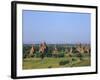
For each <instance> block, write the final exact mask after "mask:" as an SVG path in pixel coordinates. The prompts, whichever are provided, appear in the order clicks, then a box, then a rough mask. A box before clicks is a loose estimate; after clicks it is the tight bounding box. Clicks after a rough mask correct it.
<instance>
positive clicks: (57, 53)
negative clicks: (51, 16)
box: [23, 44, 90, 58]
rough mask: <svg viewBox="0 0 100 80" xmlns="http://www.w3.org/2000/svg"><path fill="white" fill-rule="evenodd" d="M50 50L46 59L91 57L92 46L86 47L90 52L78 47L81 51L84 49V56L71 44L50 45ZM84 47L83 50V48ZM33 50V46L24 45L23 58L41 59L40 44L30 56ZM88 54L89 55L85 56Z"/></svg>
mask: <svg viewBox="0 0 100 80" xmlns="http://www.w3.org/2000/svg"><path fill="white" fill-rule="evenodd" d="M47 47H48V49H47V52H46V53H45V57H59V58H60V57H68V56H77V57H80V56H90V45H86V47H87V48H88V49H87V50H88V51H85V48H86V47H85V46H84V47H82V45H78V47H79V48H80V49H84V54H81V51H79V50H77V45H73V44H71V45H70V44H69V45H67V46H66V44H48V45H47ZM81 47H82V48H81ZM31 48H32V44H24V45H23V58H27V57H36V58H39V57H40V56H41V53H40V52H39V44H34V50H35V51H34V53H33V54H32V55H29V54H30V49H31ZM85 53H88V54H85Z"/></svg>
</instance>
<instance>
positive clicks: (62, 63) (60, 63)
mask: <svg viewBox="0 0 100 80" xmlns="http://www.w3.org/2000/svg"><path fill="white" fill-rule="evenodd" d="M68 63H69V61H68V60H63V61H60V62H59V65H65V64H68Z"/></svg>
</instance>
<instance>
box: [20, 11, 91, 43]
mask: <svg viewBox="0 0 100 80" xmlns="http://www.w3.org/2000/svg"><path fill="white" fill-rule="evenodd" d="M90 21H91V15H90V14H89V13H71V12H50V11H49V12H47V11H34V10H23V13H22V26H23V31H22V35H23V43H24V44H38V43H41V42H44V41H45V42H46V43H48V44H62V43H72V44H75V43H90V40H91V39H90V36H91V32H90V31H91V25H90V24H91V23H90Z"/></svg>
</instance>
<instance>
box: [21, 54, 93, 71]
mask: <svg viewBox="0 0 100 80" xmlns="http://www.w3.org/2000/svg"><path fill="white" fill-rule="evenodd" d="M62 63H63V64H62ZM90 65H91V61H90V57H89V56H86V57H83V58H82V60H80V59H79V58H77V57H72V58H68V57H63V58H52V57H50V58H47V57H45V58H44V59H43V60H41V58H25V59H23V69H41V68H61V67H84V66H90Z"/></svg>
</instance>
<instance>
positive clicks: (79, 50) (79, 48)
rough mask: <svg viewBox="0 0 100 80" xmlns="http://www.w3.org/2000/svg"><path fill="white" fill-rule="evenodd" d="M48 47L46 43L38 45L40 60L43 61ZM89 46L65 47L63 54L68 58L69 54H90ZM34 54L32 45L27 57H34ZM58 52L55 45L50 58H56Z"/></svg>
mask: <svg viewBox="0 0 100 80" xmlns="http://www.w3.org/2000/svg"><path fill="white" fill-rule="evenodd" d="M48 48H49V47H48V46H47V44H46V42H42V43H41V44H40V45H39V49H38V52H39V53H40V54H41V58H42V59H43V58H44V56H45V54H46V53H47V52H48ZM90 51H91V50H90V46H89V45H88V44H81V43H80V44H76V45H75V46H74V47H67V45H66V48H65V49H64V52H65V54H69V56H71V54H73V53H79V54H85V53H90ZM35 52H36V50H35V46H34V44H32V46H31V48H30V50H29V54H28V55H29V56H32V55H34V54H35ZM59 53H60V52H59V50H58V48H57V46H56V45H55V46H54V48H53V49H52V53H51V54H52V57H57V56H58V54H59Z"/></svg>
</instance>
